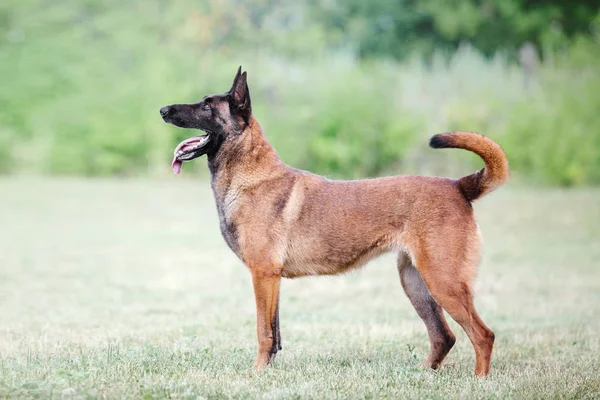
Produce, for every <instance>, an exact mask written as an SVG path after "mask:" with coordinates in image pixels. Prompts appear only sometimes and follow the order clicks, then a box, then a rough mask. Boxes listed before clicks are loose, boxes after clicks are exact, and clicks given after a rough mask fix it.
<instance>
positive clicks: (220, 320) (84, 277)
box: [0, 178, 600, 399]
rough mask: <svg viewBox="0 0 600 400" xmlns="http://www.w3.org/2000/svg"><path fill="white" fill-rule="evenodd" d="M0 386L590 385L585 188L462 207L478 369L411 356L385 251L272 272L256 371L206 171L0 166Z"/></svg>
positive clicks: (82, 389)
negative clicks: (21, 170)
mask: <svg viewBox="0 0 600 400" xmlns="http://www.w3.org/2000/svg"><path fill="white" fill-rule="evenodd" d="M0 193H1V196H0V398H5V397H7V398H111V399H113V398H144V399H152V398H198V397H199V398H202V397H206V398H249V397H250V398H255V397H261V398H314V399H322V398H383V397H389V398H521V399H525V398H527V399H529V398H577V399H580V398H590V399H591V398H598V397H600V389H599V387H600V375H599V374H598V370H599V367H600V355H599V354H600V339H599V334H598V333H599V332H600V269H599V268H598V260H599V259H600V246H599V245H598V244H599V243H600V223H599V222H600V201H599V199H600V190H598V189H586V190H571V191H563V190H555V189H527V190H526V189H521V188H511V187H509V188H504V189H502V190H501V191H499V192H498V193H495V194H493V195H491V196H489V197H487V198H485V199H483V200H482V201H480V202H478V203H476V206H475V208H476V212H477V215H478V220H479V223H480V226H481V229H482V232H483V234H484V238H485V240H486V247H485V256H484V260H483V263H482V265H481V267H480V270H479V271H480V272H479V276H478V280H477V284H476V306H477V308H478V310H479V311H480V314H481V316H482V318H483V319H484V320H485V321H486V323H487V324H488V325H489V326H490V327H491V328H492V329H493V330H494V331H495V333H496V337H497V340H496V348H495V353H494V358H493V360H492V373H491V375H490V376H489V377H488V378H487V379H477V378H474V377H473V376H472V373H473V368H474V354H473V350H472V347H471V345H470V344H469V342H468V340H467V338H466V336H465V334H464V333H463V332H462V330H460V329H459V328H458V326H457V325H456V324H455V323H454V322H453V321H452V322H451V326H452V328H453V330H454V332H455V333H456V334H457V337H458V342H457V345H456V346H455V348H454V349H453V350H452V352H451V353H450V355H449V356H448V359H447V364H446V366H445V367H444V368H442V369H441V370H440V371H438V372H431V371H428V370H422V369H421V368H420V363H421V362H422V361H423V360H424V358H425V356H426V354H427V350H428V342H427V336H426V333H425V329H424V326H423V325H422V322H421V320H420V319H419V318H418V316H417V315H416V313H415V312H414V310H413V309H412V308H411V306H410V304H409V302H408V300H407V299H406V297H405V295H404V294H403V292H402V289H401V287H400V283H399V279H398V277H397V272H396V267H395V262H394V257H392V256H386V257H383V258H381V259H379V260H377V261H375V262H373V263H371V264H370V265H368V266H367V267H366V268H364V269H362V270H360V271H358V272H355V273H352V274H349V275H345V276H338V277H319V278H306V279H299V280H296V281H287V280H286V281H284V282H283V285H282V295H281V327H282V336H283V351H282V352H280V353H279V356H278V358H277V360H276V362H275V364H274V365H273V366H272V367H271V368H268V369H267V370H266V371H265V372H264V373H263V374H257V373H255V372H253V371H252V369H251V368H250V367H251V365H252V362H253V360H254V355H255V345H256V344H255V327H254V300H253V295H252V290H251V284H250V277H249V274H248V272H247V271H246V270H245V268H244V267H243V266H242V265H241V263H240V262H239V261H238V260H237V259H236V258H235V257H234V256H233V255H232V253H231V252H230V251H229V250H228V249H227V247H226V245H225V244H224V242H223V240H222V239H221V237H220V235H219V232H218V221H217V219H216V211H215V208H214V204H213V200H212V196H211V193H210V191H209V185H208V183H207V182H205V181H197V180H191V179H174V178H172V179H169V180H164V181H140V180H91V181H85V180H67V179H63V180H56V179H55V180H38V179H26V178H19V179H16V180H7V179H4V180H0Z"/></svg>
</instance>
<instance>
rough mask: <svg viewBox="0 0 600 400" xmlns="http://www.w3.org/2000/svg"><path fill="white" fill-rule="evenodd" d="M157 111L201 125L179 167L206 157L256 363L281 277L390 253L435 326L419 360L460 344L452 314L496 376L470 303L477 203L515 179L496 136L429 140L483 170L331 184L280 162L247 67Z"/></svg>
mask: <svg viewBox="0 0 600 400" xmlns="http://www.w3.org/2000/svg"><path fill="white" fill-rule="evenodd" d="M160 115H161V116H162V118H163V120H164V121H165V122H167V123H169V124H172V125H175V126H178V127H181V128H192V129H199V130H201V131H203V132H204V133H205V134H204V135H199V136H194V137H192V138H189V139H187V140H184V141H183V142H181V143H180V144H179V145H178V146H177V148H176V149H175V151H174V158H173V162H172V168H173V171H174V172H175V173H176V174H178V173H179V172H180V171H181V167H182V164H183V162H185V161H190V160H193V159H195V158H198V157H200V156H202V155H207V158H208V168H209V170H210V175H211V187H212V190H213V193H214V198H215V201H216V205H217V211H218V214H219V220H220V229H221V233H222V235H223V238H224V239H225V241H226V242H227V245H228V246H229V247H230V248H231V250H232V251H233V252H234V253H235V254H236V255H237V257H239V259H240V260H241V261H242V262H243V263H244V264H245V265H246V266H247V267H248V269H249V271H250V274H251V276H252V284H253V287H254V295H255V300H256V319H257V324H256V332H257V336H258V354H257V356H256V361H255V363H254V366H255V367H256V368H257V369H259V370H262V369H263V368H264V367H265V366H266V365H268V364H269V363H271V362H272V361H273V360H274V358H275V355H276V354H277V352H278V350H281V335H280V331H279V286H280V281H281V278H298V277H301V276H307V275H335V274H340V273H343V272H346V271H349V270H352V269H354V268H358V267H360V266H362V265H364V264H365V263H367V261H369V260H371V259H373V258H374V257H377V256H379V255H381V254H383V253H386V252H392V251H393V252H396V253H397V254H398V271H399V274H400V281H401V285H402V287H403V288H404V291H405V292H406V294H407V296H408V298H409V300H410V302H411V303H412V305H413V306H414V308H415V310H416V311H417V314H418V315H419V316H420V317H421V318H422V319H423V322H424V323H425V326H426V328H427V331H428V334H429V340H430V352H429V355H428V357H427V359H426V361H425V362H424V365H425V366H426V367H430V368H433V369H437V368H438V367H439V366H440V365H441V363H442V361H443V360H444V358H445V357H446V355H447V354H448V352H449V351H450V349H451V348H452V346H453V345H454V343H455V341H456V338H455V336H454V334H453V333H452V331H451V330H450V328H449V326H448V323H447V322H446V319H445V317H444V313H443V311H442V310H446V312H447V313H448V314H450V316H451V317H452V318H453V319H454V320H455V321H456V322H458V324H459V325H460V326H461V327H462V328H463V329H464V330H465V332H466V334H467V336H468V337H469V339H470V341H471V343H472V345H473V347H474V349H475V357H476V366H475V374H476V375H479V376H485V375H487V374H488V373H489V371H490V361H491V355H492V348H493V344H494V333H493V332H492V331H491V330H490V329H489V328H488V327H487V326H486V325H485V323H484V322H483V321H482V320H481V318H480V317H479V315H478V314H477V311H476V310H475V308H474V305H473V289H472V284H473V281H474V278H475V274H476V268H477V265H478V263H479V259H480V248H481V238H480V233H479V229H478V226H477V223H476V221H475V218H474V215H473V207H472V205H471V203H472V202H473V201H474V200H477V199H479V198H481V197H482V196H484V195H486V194H488V193H490V192H491V191H493V190H495V189H497V188H498V187H499V186H501V185H502V184H504V183H505V182H506V181H507V180H508V178H509V168H508V161H507V158H506V155H505V154H504V151H503V150H502V148H501V147H500V146H499V145H498V144H497V143H495V142H494V141H492V140H491V139H489V138H487V137H485V136H482V135H480V134H477V133H473V132H466V131H461V132H451V133H443V134H437V135H435V136H433V137H432V138H431V139H430V142H429V144H430V146H431V147H433V148H436V149H439V148H460V149H465V150H469V151H472V152H474V153H475V154H477V155H479V156H480V157H481V158H482V159H483V161H484V163H485V167H484V168H483V169H481V170H479V171H478V172H476V173H474V174H472V175H468V176H465V177H463V178H460V179H458V180H453V179H448V178H441V177H428V176H408V175H400V176H391V177H382V178H374V179H363V180H353V181H339V180H329V179H326V178H324V177H321V176H319V175H316V174H313V173H310V172H307V171H303V170H299V169H296V168H293V167H290V166H288V165H286V164H285V163H284V162H283V161H281V159H280V158H279V157H278V155H277V152H276V151H275V149H274V148H273V147H272V146H271V144H270V143H269V142H268V141H267V139H266V138H265V136H264V134H263V131H262V129H261V127H260V125H259V123H258V121H257V120H256V119H255V117H254V116H253V114H252V103H251V100H250V90H249V88H248V83H247V73H246V72H243V73H242V68H241V66H240V68H239V69H238V71H237V74H236V75H235V78H234V80H233V85H232V86H231V89H229V91H227V92H225V93H223V94H214V95H208V96H205V97H204V98H203V99H202V100H201V101H200V102H197V103H194V104H174V105H169V106H165V107H162V108H161V109H160ZM348 117H349V118H350V117H351V116H348Z"/></svg>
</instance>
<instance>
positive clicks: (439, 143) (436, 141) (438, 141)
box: [429, 133, 452, 149]
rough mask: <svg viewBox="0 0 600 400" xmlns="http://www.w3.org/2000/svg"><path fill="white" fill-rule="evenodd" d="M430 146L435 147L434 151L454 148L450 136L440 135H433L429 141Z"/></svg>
mask: <svg viewBox="0 0 600 400" xmlns="http://www.w3.org/2000/svg"><path fill="white" fill-rule="evenodd" d="M429 146H430V147H433V148H434V149H443V148H446V147H450V146H452V143H451V139H450V138H449V137H448V135H446V134H443V133H438V134H437V135H433V136H432V137H431V139H429Z"/></svg>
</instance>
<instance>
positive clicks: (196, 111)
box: [160, 66, 252, 174]
mask: <svg viewBox="0 0 600 400" xmlns="http://www.w3.org/2000/svg"><path fill="white" fill-rule="evenodd" d="M246 77H247V74H246V72H244V73H242V67H241V66H240V67H239V68H238V71H237V74H236V75H235V78H234V80H233V85H232V86H231V89H229V91H227V92H225V93H223V94H214V95H210V96H205V97H204V98H203V99H202V100H201V101H199V102H198V103H194V104H173V105H170V106H165V107H163V108H161V109H160V115H161V116H162V118H163V120H164V121H165V122H166V123H168V124H172V125H175V126H178V127H180V128H192V129H199V130H201V131H204V132H205V134H204V135H199V136H194V137H191V138H189V139H186V140H184V141H183V142H181V143H180V144H179V145H178V146H177V148H176V149H175V152H174V158H173V164H172V167H173V171H174V172H175V173H176V174H178V173H179V172H180V171H181V164H182V163H183V162H184V161H190V160H193V159H194V158H197V157H200V156H202V155H204V154H208V155H209V156H210V155H212V154H215V153H217V152H218V151H219V147H220V146H221V144H222V143H223V142H224V141H225V140H227V139H230V138H231V137H232V136H235V135H240V134H241V133H242V132H243V131H244V128H245V127H246V126H247V125H248V123H249V121H250V118H251V116H252V105H251V102H250V91H249V90H248V83H247V80H246Z"/></svg>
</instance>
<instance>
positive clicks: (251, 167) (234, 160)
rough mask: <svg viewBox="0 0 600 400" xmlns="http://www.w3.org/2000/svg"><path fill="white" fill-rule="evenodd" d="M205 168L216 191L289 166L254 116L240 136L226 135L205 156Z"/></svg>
mask: <svg viewBox="0 0 600 400" xmlns="http://www.w3.org/2000/svg"><path fill="white" fill-rule="evenodd" d="M208 168H209V170H210V173H211V179H212V181H213V188H214V189H215V194H218V193H217V192H220V191H222V190H223V191H227V190H229V189H230V186H235V189H240V188H241V187H244V186H245V187H250V186H255V185H257V184H260V182H262V181H265V180H269V179H273V178H274V177H276V176H279V175H281V174H283V173H285V171H286V170H287V169H289V167H288V166H287V165H286V164H284V163H283V161H281V159H280V158H279V156H278V155H277V152H276V151H275V149H274V148H273V146H271V144H270V143H269V142H268V141H267V139H266V138H265V136H264V134H263V131H262V128H261V126H260V124H259V123H258V121H257V120H256V119H255V118H254V117H253V116H251V117H250V120H249V122H248V124H247V125H246V127H245V128H244V129H243V131H242V132H241V133H240V134H239V136H237V137H232V138H230V139H226V140H225V141H224V142H223V143H222V144H221V146H220V147H219V150H218V151H217V152H216V153H215V154H213V155H210V156H209V157H208ZM234 177H235V181H234V179H233V178H234Z"/></svg>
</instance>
